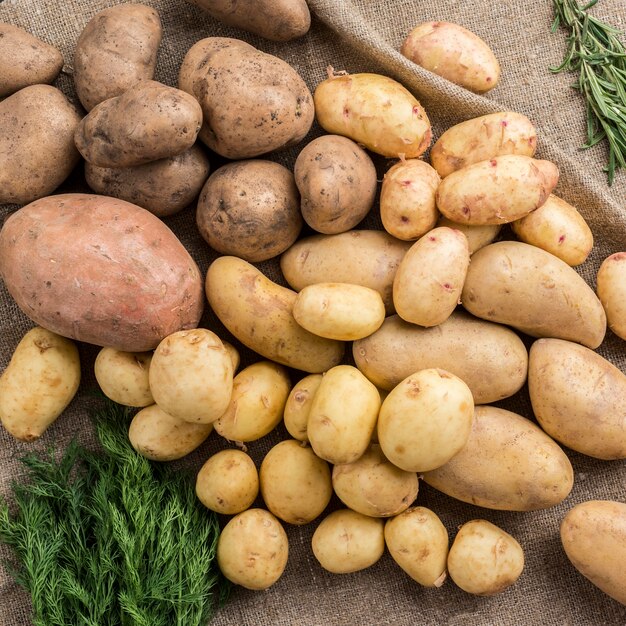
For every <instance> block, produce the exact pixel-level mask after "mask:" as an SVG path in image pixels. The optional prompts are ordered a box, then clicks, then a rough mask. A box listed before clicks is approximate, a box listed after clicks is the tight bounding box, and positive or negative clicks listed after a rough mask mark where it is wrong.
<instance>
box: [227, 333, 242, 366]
mask: <svg viewBox="0 0 626 626" xmlns="http://www.w3.org/2000/svg"><path fill="white" fill-rule="evenodd" d="M222 343H223V344H224V347H225V348H226V352H228V356H229V357H230V360H231V362H232V364H233V372H236V371H237V370H238V369H239V364H240V363H241V356H240V355H239V350H237V348H235V346H233V344H232V343H228V341H224V340H223V339H222Z"/></svg>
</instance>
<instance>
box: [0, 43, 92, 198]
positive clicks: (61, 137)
mask: <svg viewBox="0 0 626 626" xmlns="http://www.w3.org/2000/svg"><path fill="white" fill-rule="evenodd" d="M0 41H1V39H0ZM79 122H80V115H79V114H78V111H77V110H76V109H75V108H74V107H73V106H72V105H71V104H70V103H69V102H68V100H67V99H66V97H65V96H64V95H63V94H62V93H61V92H60V91H59V90H58V89H56V87H50V86H48V85H33V86H32V87H25V88H24V89H21V90H20V91H18V92H17V93H15V94H13V95H12V96H9V97H8V98H6V99H5V100H2V101H1V102H0V128H1V129H2V133H1V134H0V204H8V203H11V204H27V203H28V202H32V201H33V200H37V199H38V198H42V197H44V196H47V195H48V194H51V193H52V192H53V191H54V190H55V189H56V188H57V187H58V186H59V185H60V184H61V183H62V182H63V181H64V180H65V179H66V178H67V177H68V176H69V175H70V173H71V172H72V170H73V169H74V166H75V165H76V164H77V163H78V161H79V160H80V155H79V154H78V151H77V150H76V146H75V145H74V131H75V129H76V127H77V126H78V124H79Z"/></svg>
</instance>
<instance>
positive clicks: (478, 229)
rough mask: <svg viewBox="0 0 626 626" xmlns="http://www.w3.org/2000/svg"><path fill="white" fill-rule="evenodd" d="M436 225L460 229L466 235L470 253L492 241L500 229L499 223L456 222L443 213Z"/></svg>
mask: <svg viewBox="0 0 626 626" xmlns="http://www.w3.org/2000/svg"><path fill="white" fill-rule="evenodd" d="M437 226H438V227H441V226H447V227H448V228H455V229H456V230H460V231H461V232H462V233H463V234H464V235H465V236H466V237H467V243H468V244H469V252H470V255H472V254H474V252H476V251H477V250H480V249H481V248H484V247H485V246H488V245H489V244H490V243H493V241H494V240H495V238H496V237H497V236H498V234H499V233H500V230H501V229H502V225H501V224H487V225H485V226H468V225H467V224H457V223H456V222H453V221H452V220H449V219H448V218H447V217H444V216H443V215H442V216H441V217H440V218H439V221H438V222H437Z"/></svg>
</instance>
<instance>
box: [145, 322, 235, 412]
mask: <svg viewBox="0 0 626 626" xmlns="http://www.w3.org/2000/svg"><path fill="white" fill-rule="evenodd" d="M149 381H150V390H151V391H152V395H153V397H154V401H155V402H156V403H157V404H158V405H159V407H161V408H162V409H163V410H164V411H166V412H167V413H169V414H170V415H171V416H172V417H175V418H177V419H180V420H186V421H188V422H193V423H200V424H209V423H211V422H214V421H215V420H216V419H218V418H219V417H220V415H222V414H223V413H224V411H226V408H227V407H228V404H229V402H230V397H231V395H232V391H233V363H232V360H231V358H230V355H229V353H228V352H227V350H226V348H225V347H224V344H223V343H222V342H221V340H220V338H219V337H218V336H217V335H216V334H215V333H214V332H212V331H210V330H207V329H206V328H196V329H194V330H181V331H178V332H176V333H172V334H171V335H168V336H167V337H166V338H165V339H163V341H161V343H159V345H158V346H157V348H156V350H155V351H154V356H153V357H152V363H151V364H150V370H149Z"/></svg>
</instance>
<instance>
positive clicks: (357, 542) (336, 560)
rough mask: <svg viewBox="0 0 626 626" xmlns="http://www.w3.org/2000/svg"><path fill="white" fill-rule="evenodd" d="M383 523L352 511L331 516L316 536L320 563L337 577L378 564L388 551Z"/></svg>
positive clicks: (314, 545) (314, 538) (315, 553)
mask: <svg viewBox="0 0 626 626" xmlns="http://www.w3.org/2000/svg"><path fill="white" fill-rule="evenodd" d="M383 533H384V530H383V521H382V520H380V519H373V518H371V517H367V516H366V515H361V513H356V512H355V511H351V510H350V509H340V510H338V511H333V512H332V513H331V514H330V515H328V516H327V517H326V518H324V520H322V522H321V523H320V525H319V526H318V527H317V528H316V529H315V532H314V533H313V539H312V541H311V545H312V548H313V554H314V555H315V558H316V559H317V560H318V561H319V564H320V565H321V566H322V567H323V568H324V569H325V570H328V571H329V572H332V573H333V574H351V573H352V572H358V571H359V570H362V569H365V568H367V567H370V566H371V565H374V563H376V561H378V560H379V559H380V557H381V556H382V555H383V552H384V551H385V538H384V534H383Z"/></svg>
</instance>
